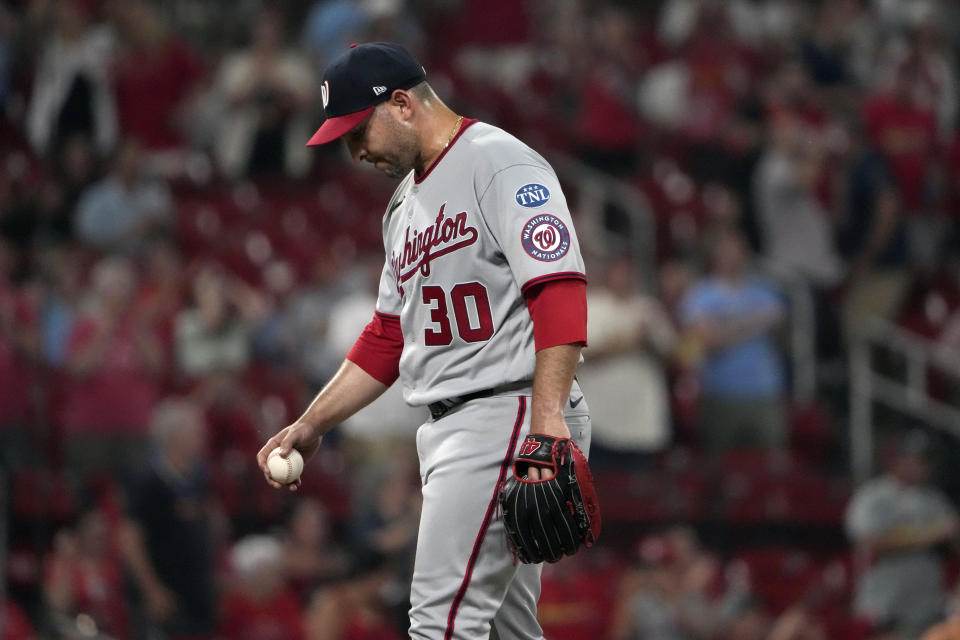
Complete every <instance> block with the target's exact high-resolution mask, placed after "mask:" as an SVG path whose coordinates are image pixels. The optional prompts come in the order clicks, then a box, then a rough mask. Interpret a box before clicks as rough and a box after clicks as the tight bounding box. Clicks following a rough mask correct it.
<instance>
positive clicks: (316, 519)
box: [283, 497, 348, 597]
mask: <svg viewBox="0 0 960 640" xmlns="http://www.w3.org/2000/svg"><path fill="white" fill-rule="evenodd" d="M347 561H348V559H347V556H346V554H345V553H344V551H343V549H340V548H339V546H338V545H337V544H336V542H335V540H334V539H333V535H332V531H331V523H330V516H329V514H328V513H327V510H326V509H325V508H324V506H323V504H322V503H321V502H320V501H318V500H316V499H314V498H306V497H302V498H300V499H299V500H297V504H296V506H295V507H294V509H293V513H292V514H291V515H290V520H289V522H288V524H287V531H286V537H285V539H284V541H283V564H284V566H285V567H286V575H287V579H288V581H289V583H290V585H291V586H292V587H293V589H294V590H295V591H296V592H297V593H298V595H300V596H301V597H305V596H306V595H307V593H308V591H309V590H311V589H313V588H314V587H316V586H317V585H319V584H322V583H325V582H329V581H330V580H331V579H332V578H333V577H334V576H338V575H342V574H343V572H344V571H345V570H346V568H347Z"/></svg>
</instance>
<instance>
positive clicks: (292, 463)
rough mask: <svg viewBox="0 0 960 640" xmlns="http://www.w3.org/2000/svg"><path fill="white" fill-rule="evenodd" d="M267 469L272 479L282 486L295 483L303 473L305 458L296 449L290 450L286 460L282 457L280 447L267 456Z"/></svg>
mask: <svg viewBox="0 0 960 640" xmlns="http://www.w3.org/2000/svg"><path fill="white" fill-rule="evenodd" d="M267 468H268V469H270V477H271V478H273V479H274V480H276V481H277V482H279V483H280V484H290V483H291V482H295V481H296V479H297V478H299V477H300V474H301V473H303V456H302V455H300V452H299V451H297V450H296V449H291V450H290V455H288V456H287V457H286V458H283V457H281V456H280V447H277V448H276V449H274V450H273V451H271V452H270V455H268V456H267Z"/></svg>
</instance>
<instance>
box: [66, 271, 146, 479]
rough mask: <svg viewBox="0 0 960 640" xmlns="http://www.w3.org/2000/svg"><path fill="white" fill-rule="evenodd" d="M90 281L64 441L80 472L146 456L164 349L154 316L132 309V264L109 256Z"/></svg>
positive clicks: (72, 354)
mask: <svg viewBox="0 0 960 640" xmlns="http://www.w3.org/2000/svg"><path fill="white" fill-rule="evenodd" d="M90 280H91V286H92V292H91V299H90V300H89V302H88V304H87V308H86V309H85V310H84V311H83V312H82V313H81V314H80V316H79V317H78V318H77V320H76V322H75V323H74V325H73V327H72V329H71V331H70V337H69V338H68V348H67V353H68V355H67V369H68V372H69V373H70V381H69V383H68V385H67V388H66V390H65V392H66V398H65V401H64V404H65V407H64V415H63V428H64V432H65V443H64V448H65V454H66V459H67V462H68V464H69V466H70V468H72V469H74V470H75V471H78V472H82V471H88V470H91V469H112V470H114V471H118V470H121V469H123V468H124V467H129V466H131V465H136V464H138V463H139V461H140V459H141V458H142V457H143V453H144V451H145V448H146V439H147V427H148V423H149V420H150V411H151V409H152V407H153V403H154V402H155V400H156V396H157V392H158V388H157V379H158V376H159V374H160V372H161V371H162V370H163V368H164V365H165V362H164V355H163V350H162V348H161V345H160V342H159V340H158V339H157V334H156V328H155V327H154V325H153V324H152V321H151V319H150V318H149V317H144V316H139V315H135V314H134V313H132V311H133V294H134V291H135V289H136V282H137V274H136V272H135V271H134V268H133V265H132V264H131V263H130V262H128V261H126V260H125V259H122V258H106V259H104V260H102V261H100V262H99V263H97V265H96V266H95V267H94V268H93V271H92V273H91V277H90Z"/></svg>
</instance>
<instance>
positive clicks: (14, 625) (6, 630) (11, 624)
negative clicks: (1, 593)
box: [0, 597, 40, 640]
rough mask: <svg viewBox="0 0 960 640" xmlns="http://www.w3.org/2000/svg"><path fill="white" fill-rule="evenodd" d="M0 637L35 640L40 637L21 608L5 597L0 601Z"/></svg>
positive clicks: (8, 639) (14, 639) (13, 639)
mask: <svg viewBox="0 0 960 640" xmlns="http://www.w3.org/2000/svg"><path fill="white" fill-rule="evenodd" d="M0 637H2V638H3V639H4V640H36V639H37V638H39V637H40V636H38V635H37V632H36V631H35V630H34V628H33V625H32V624H30V618H28V617H27V616H26V614H25V613H24V612H23V609H21V608H20V606H19V605H18V604H17V603H16V602H15V601H14V600H11V599H10V598H7V597H4V598H3V600H2V601H0Z"/></svg>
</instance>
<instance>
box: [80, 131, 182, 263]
mask: <svg viewBox="0 0 960 640" xmlns="http://www.w3.org/2000/svg"><path fill="white" fill-rule="evenodd" d="M172 208H173V205H172V202H171V198H170V190H169V189H168V188H167V186H166V185H165V184H164V183H163V182H161V181H160V180H158V179H156V178H154V177H153V176H151V175H149V173H148V172H147V171H146V168H145V166H144V156H143V149H142V147H141V146H140V143H139V142H138V141H136V140H134V139H127V140H125V141H124V142H123V144H122V145H121V146H120V149H119V150H118V151H117V156H116V158H115V160H114V163H113V167H112V169H111V170H110V173H109V174H108V175H107V177H106V178H104V179H103V180H101V181H100V182H97V183H95V184H93V185H91V186H90V187H89V188H88V189H87V190H86V191H84V193H83V195H82V196H81V197H80V201H79V202H78V203H77V213H76V216H77V218H76V223H75V227H76V234H77V238H78V239H79V240H81V241H82V242H83V243H85V244H87V245H89V246H91V247H96V248H97V249H101V250H103V251H110V252H122V253H139V252H141V251H142V250H143V246H144V242H145V240H146V238H147V236H148V235H150V234H151V233H152V232H155V231H158V230H163V229H167V228H169V227H170V226H171V225H172V220H171V213H172Z"/></svg>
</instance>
